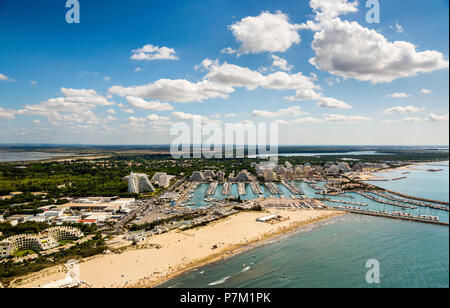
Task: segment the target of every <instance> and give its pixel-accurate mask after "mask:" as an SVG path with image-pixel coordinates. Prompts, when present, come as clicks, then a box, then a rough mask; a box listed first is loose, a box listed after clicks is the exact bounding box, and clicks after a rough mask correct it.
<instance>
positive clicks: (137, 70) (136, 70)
mask: <svg viewBox="0 0 450 308" xmlns="http://www.w3.org/2000/svg"><path fill="white" fill-rule="evenodd" d="M142 70H143V69H142V68H141V67H136V68H135V69H134V70H133V71H134V72H135V73H138V72H141V71H142Z"/></svg>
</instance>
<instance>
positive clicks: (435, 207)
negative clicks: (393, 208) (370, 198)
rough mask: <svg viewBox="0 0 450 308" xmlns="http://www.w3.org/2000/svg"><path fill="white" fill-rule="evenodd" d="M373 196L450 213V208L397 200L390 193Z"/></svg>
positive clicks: (378, 193) (377, 193)
mask: <svg viewBox="0 0 450 308" xmlns="http://www.w3.org/2000/svg"><path fill="white" fill-rule="evenodd" d="M372 193H373V194H375V195H377V196H379V197H383V198H385V199H388V200H391V201H395V202H400V203H409V204H413V205H417V206H422V207H428V208H431V209H435V210H442V211H447V212H448V211H449V208H448V207H445V206H442V205H434V204H430V203H425V202H422V201H417V200H410V199H405V198H397V197H394V196H391V195H389V194H388V193H384V192H375V191H374V192H372Z"/></svg>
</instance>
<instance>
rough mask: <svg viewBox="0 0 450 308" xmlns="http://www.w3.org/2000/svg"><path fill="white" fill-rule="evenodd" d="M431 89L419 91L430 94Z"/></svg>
mask: <svg viewBox="0 0 450 308" xmlns="http://www.w3.org/2000/svg"><path fill="white" fill-rule="evenodd" d="M431 92H432V91H431V90H428V89H422V90H420V93H421V94H430V93H431Z"/></svg>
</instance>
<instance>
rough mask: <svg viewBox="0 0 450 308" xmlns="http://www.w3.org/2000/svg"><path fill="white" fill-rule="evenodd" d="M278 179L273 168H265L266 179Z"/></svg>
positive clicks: (267, 180) (270, 180)
mask: <svg viewBox="0 0 450 308" xmlns="http://www.w3.org/2000/svg"><path fill="white" fill-rule="evenodd" d="M276 180H277V175H276V173H275V172H274V171H273V170H272V169H266V170H264V181H266V182H273V181H276Z"/></svg>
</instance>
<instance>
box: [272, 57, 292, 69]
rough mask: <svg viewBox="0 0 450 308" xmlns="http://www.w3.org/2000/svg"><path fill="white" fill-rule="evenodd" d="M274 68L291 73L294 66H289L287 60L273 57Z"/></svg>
mask: <svg viewBox="0 0 450 308" xmlns="http://www.w3.org/2000/svg"><path fill="white" fill-rule="evenodd" d="M272 59H273V62H272V66H273V67H276V68H279V69H280V70H282V71H286V72H290V71H291V70H292V68H293V66H292V65H289V64H288V62H287V60H286V59H283V58H280V57H278V56H276V55H272Z"/></svg>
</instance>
